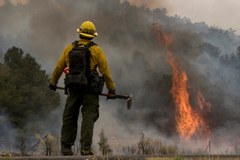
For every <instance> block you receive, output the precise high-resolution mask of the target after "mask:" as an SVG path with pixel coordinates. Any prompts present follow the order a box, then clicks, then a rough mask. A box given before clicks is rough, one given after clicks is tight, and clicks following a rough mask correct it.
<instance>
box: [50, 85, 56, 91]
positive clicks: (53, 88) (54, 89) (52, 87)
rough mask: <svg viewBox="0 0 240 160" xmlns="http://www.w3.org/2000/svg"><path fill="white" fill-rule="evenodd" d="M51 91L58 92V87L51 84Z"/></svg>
mask: <svg viewBox="0 0 240 160" xmlns="http://www.w3.org/2000/svg"><path fill="white" fill-rule="evenodd" d="M49 89H51V90H53V91H56V89H57V87H56V85H53V84H50V85H49Z"/></svg>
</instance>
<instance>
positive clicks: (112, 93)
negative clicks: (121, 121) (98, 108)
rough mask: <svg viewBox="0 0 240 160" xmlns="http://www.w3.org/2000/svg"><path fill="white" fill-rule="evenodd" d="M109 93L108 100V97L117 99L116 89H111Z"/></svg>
mask: <svg viewBox="0 0 240 160" xmlns="http://www.w3.org/2000/svg"><path fill="white" fill-rule="evenodd" d="M108 95H109V96H107V100H108V99H115V95H116V90H109V91H108Z"/></svg>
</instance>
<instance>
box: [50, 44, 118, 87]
mask: <svg viewBox="0 0 240 160" xmlns="http://www.w3.org/2000/svg"><path fill="white" fill-rule="evenodd" d="M89 42H90V40H86V39H80V40H79V41H78V43H79V44H84V45H86V44H88V43H89ZM72 49H73V45H72V44H69V45H68V46H67V47H66V48H65V49H64V51H63V53H62V54H61V56H60V58H59V60H58V62H57V65H56V67H55V69H54V71H53V73H52V76H51V79H50V83H51V84H53V85H57V83H58V80H59V78H60V77H61V75H62V73H63V70H64V68H66V67H69V52H70V51H71V50H72ZM89 50H90V52H91V56H90V69H94V66H98V68H99V71H100V73H101V74H102V75H103V77H104V79H105V81H106V85H107V88H108V90H115V83H114V81H113V79H112V75H111V73H110V69H109V67H108V65H107V59H106V56H105V54H104V52H103V50H102V49H101V48H100V47H99V46H98V45H93V46H91V47H90V48H89Z"/></svg>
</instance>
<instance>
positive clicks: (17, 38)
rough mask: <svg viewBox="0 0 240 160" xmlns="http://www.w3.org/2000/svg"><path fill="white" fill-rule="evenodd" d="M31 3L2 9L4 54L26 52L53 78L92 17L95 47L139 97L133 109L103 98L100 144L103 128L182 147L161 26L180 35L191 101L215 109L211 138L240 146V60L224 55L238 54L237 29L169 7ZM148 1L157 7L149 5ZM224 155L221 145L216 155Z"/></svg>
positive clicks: (52, 0)
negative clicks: (186, 16)
mask: <svg viewBox="0 0 240 160" xmlns="http://www.w3.org/2000/svg"><path fill="white" fill-rule="evenodd" d="M27 2H28V3H22V4H18V5H13V4H12V3H10V1H5V3H4V4H2V6H1V5H0V6H1V7H0V22H1V25H0V33H1V34H0V49H1V50H3V51H6V50H7V48H10V47H11V46H13V45H15V46H17V47H21V48H22V49H23V50H24V51H26V52H29V53H30V54H31V55H32V56H34V57H35V58H36V59H37V61H38V62H39V63H40V64H41V66H42V67H43V69H46V70H47V73H49V74H50V73H51V72H52V70H53V68H54V67H55V64H56V62H57V59H58V58H59V56H60V54H61V52H62V51H63V49H64V47H65V46H66V45H67V44H69V43H71V42H72V41H74V40H76V39H78V35H77V34H76V28H78V27H79V25H80V23H81V22H83V21H84V20H91V21H93V22H94V23H95V25H96V27H97V32H98V33H99V37H98V38H96V40H95V42H96V43H97V44H99V45H100V46H101V47H102V48H103V50H104V51H105V53H106V56H107V58H108V62H109V65H110V68H111V71H112V74H113V77H114V80H115V82H116V84H117V92H118V93H121V94H127V93H129V94H130V93H132V94H133V95H134V102H133V108H132V110H130V111H127V110H126V108H125V103H124V102H123V101H120V100H116V101H108V102H106V101H105V99H103V98H102V99H101V108H100V119H99V120H98V122H97V123H96V129H95V137H94V141H95V142H97V141H98V133H99V132H100V130H101V129H102V128H103V129H104V130H105V132H106V134H107V136H108V137H117V139H119V143H122V145H123V144H124V145H125V144H132V143H134V142H136V141H137V140H138V137H139V136H140V132H141V131H143V132H144V133H147V135H150V136H151V137H159V136H160V137H161V138H162V139H166V141H167V139H168V141H172V142H174V143H175V142H176V123H175V112H176V110H175V106H174V103H173V100H172V96H171V93H170V90H171V86H172V81H171V78H172V71H171V67H170V66H169V64H168V63H167V61H166V49H165V48H164V45H163V44H159V42H158V41H157V37H156V33H155V32H154V27H155V24H159V25H160V28H161V30H162V31H164V32H166V33H168V34H170V35H172V36H173V37H174V43H173V46H172V50H173V54H174V55H175V56H176V57H177V58H178V60H179V63H180V65H181V68H182V69H183V70H186V72H187V74H188V76H189V88H190V92H191V97H192V99H191V102H192V103H193V104H195V103H196V99H195V98H194V97H195V95H196V92H197V91H198V90H200V91H201V92H203V95H204V97H205V99H206V100H207V101H208V102H209V103H211V105H212V109H211V112H206V113H205V114H204V118H205V119H206V121H207V123H208V125H209V126H210V128H211V130H212V137H211V139H212V140H213V142H214V143H215V144H216V146H219V144H220V146H221V145H222V144H224V143H229V145H230V146H231V147H236V146H237V147H238V146H239V138H238V135H239V134H238V133H239V132H240V129H239V127H240V123H239V122H240V118H239V116H238V115H239V113H240V109H239V107H238V106H239V104H240V100H239V94H238V93H239V92H238V91H239V89H240V85H239V84H238V82H239V80H240V76H239V74H238V73H239V69H240V68H237V67H236V65H237V64H238V65H239V63H240V62H239V60H240V59H238V61H234V64H232V63H231V64H228V62H231V61H228V59H224V58H223V57H224V55H231V54H232V53H233V55H235V56H237V55H236V48H237V47H238V46H239V45H240V39H239V37H237V36H236V35H235V34H234V33H233V32H231V31H224V30H221V29H214V28H210V27H209V26H207V25H206V24H204V23H196V24H193V23H191V22H190V20H188V19H180V18H179V17H177V16H174V17H169V16H167V15H166V12H167V10H166V9H155V10H149V9H147V8H146V7H144V6H142V7H140V8H138V7H136V6H131V5H130V4H129V3H128V2H126V1H121V2H120V1H119V0H111V1H108V0H92V1H88V0H81V1H75V0H48V1H47V0H42V1H37V0H32V1H27ZM133 2H134V1H132V3H133ZM155 2H156V1H154V2H153V4H154V3H155ZM136 3H138V2H137V1H136ZM145 3H146V6H147V7H149V6H152V4H151V3H149V4H148V1H146V2H145ZM238 58H239V57H238ZM236 59H237V57H236ZM235 64H236V65H235ZM60 85H62V81H60ZM62 97H63V98H62V101H63V103H62V104H64V99H65V97H64V96H62ZM62 108H63V106H62V107H61V108H59V110H57V111H55V112H54V115H55V117H61V114H62ZM60 121H61V120H59V122H57V123H58V124H56V126H55V127H51V126H49V128H54V129H55V131H51V132H55V133H57V132H58V131H59V127H60V126H61V122H60ZM79 124H80V123H79ZM4 130H6V128H4ZM226 131H229V132H226ZM173 137H175V138H173ZM171 138H172V140H171ZM169 139H170V140H169ZM218 139H221V142H219V141H218ZM223 139H224V140H223ZM234 139H235V141H234ZM124 140H127V142H128V143H127V142H125V141H124ZM236 140H237V142H236ZM226 141H227V142H226ZM201 145H202V144H200V146H201ZM204 147H205V146H204ZM220 148H221V149H220ZM201 149H205V148H201ZM225 150H227V149H226V148H224V146H223V147H219V149H216V150H215V151H213V152H216V153H220V152H221V153H223V152H224V151H225ZM231 151H232V150H231Z"/></svg>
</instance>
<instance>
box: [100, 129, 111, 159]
mask: <svg viewBox="0 0 240 160" xmlns="http://www.w3.org/2000/svg"><path fill="white" fill-rule="evenodd" d="M107 141H108V139H107V137H106V136H105V134H104V130H103V129H102V131H101V132H100V134H99V142H98V145H99V151H101V153H102V155H109V154H111V153H112V149H111V148H110V146H109V145H108V142H107Z"/></svg>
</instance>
